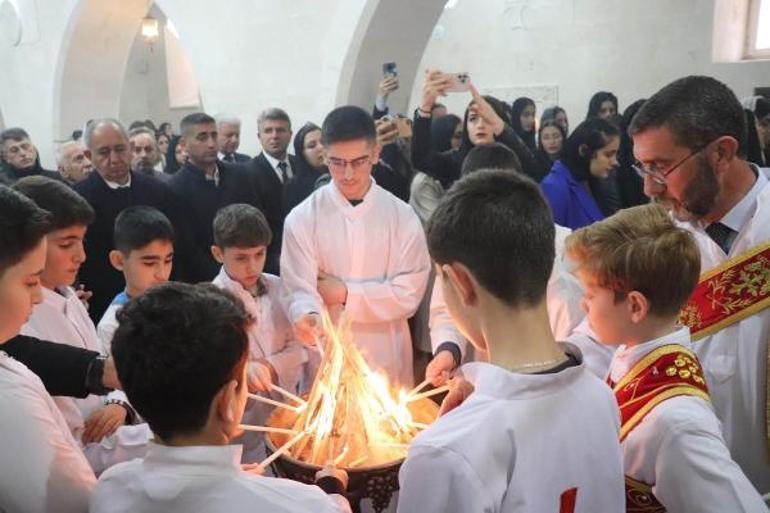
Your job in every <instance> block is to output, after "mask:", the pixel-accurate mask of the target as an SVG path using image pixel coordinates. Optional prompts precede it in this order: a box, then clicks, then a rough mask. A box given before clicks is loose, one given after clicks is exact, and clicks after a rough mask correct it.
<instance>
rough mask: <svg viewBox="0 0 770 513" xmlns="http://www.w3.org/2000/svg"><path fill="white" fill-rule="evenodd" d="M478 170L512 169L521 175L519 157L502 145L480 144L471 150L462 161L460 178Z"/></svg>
mask: <svg viewBox="0 0 770 513" xmlns="http://www.w3.org/2000/svg"><path fill="white" fill-rule="evenodd" d="M479 169H512V170H514V171H518V172H519V173H523V171H522V170H521V162H519V157H517V156H516V154H515V153H514V152H513V150H511V149H510V148H509V147H508V146H506V145H504V144H502V143H492V144H480V145H478V146H476V147H474V148H472V149H471V151H469V152H468V155H466V156H465V160H463V165H462V167H461V168H460V176H465V175H467V174H469V173H473V172H474V171H478V170H479Z"/></svg>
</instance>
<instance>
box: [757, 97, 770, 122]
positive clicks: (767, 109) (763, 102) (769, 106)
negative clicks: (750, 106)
mask: <svg viewBox="0 0 770 513" xmlns="http://www.w3.org/2000/svg"><path fill="white" fill-rule="evenodd" d="M768 114H770V100H768V99H767V98H757V102H756V103H755V104H754V115H755V116H756V117H757V119H762V118H764V117H765V116H767V115H768Z"/></svg>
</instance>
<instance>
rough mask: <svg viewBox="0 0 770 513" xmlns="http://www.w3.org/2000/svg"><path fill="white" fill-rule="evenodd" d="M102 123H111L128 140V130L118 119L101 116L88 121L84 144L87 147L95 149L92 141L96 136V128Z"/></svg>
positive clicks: (84, 133)
mask: <svg viewBox="0 0 770 513" xmlns="http://www.w3.org/2000/svg"><path fill="white" fill-rule="evenodd" d="M102 125H111V126H113V127H115V128H116V129H118V131H120V133H122V134H123V137H125V138H126V141H128V132H127V131H126V127H124V126H123V124H122V123H121V122H120V121H118V120H117V119H113V118H99V119H93V120H91V121H89V122H88V123H86V129H85V131H84V132H83V144H85V146H86V148H88V149H89V150H93V149H94V148H93V147H92V146H91V143H92V142H93V141H92V139H93V137H94V132H96V129H97V128H99V127H101V126H102Z"/></svg>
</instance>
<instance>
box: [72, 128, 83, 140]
mask: <svg viewBox="0 0 770 513" xmlns="http://www.w3.org/2000/svg"><path fill="white" fill-rule="evenodd" d="M81 137H83V131H82V130H81V129H79V128H78V129H77V130H73V131H72V140H73V141H79V140H80V138H81Z"/></svg>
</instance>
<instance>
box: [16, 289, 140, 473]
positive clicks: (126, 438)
mask: <svg viewBox="0 0 770 513" xmlns="http://www.w3.org/2000/svg"><path fill="white" fill-rule="evenodd" d="M42 290H43V302H42V303H40V304H38V305H35V308H34V309H33V310H32V315H30V317H29V320H28V321H27V323H26V324H24V326H22V328H21V333H22V334H23V335H29V336H31V337H35V338H39V339H41V340H48V341H51V342H58V343H61V344H67V345H70V346H73V347H79V348H81V349H88V350H89V351H96V352H100V350H99V349H100V348H99V342H98V339H97V335H96V329H95V328H94V324H93V322H92V321H91V319H90V317H89V316H88V311H87V310H86V309H85V306H83V303H82V302H81V301H80V299H79V298H78V297H77V294H76V293H75V291H74V290H73V289H72V288H70V287H67V288H64V289H61V292H62V294H59V293H58V292H54V291H52V290H50V289H47V288H43V289H42ZM107 397H108V398H110V399H120V400H122V401H127V399H126V396H125V394H124V393H123V392H122V391H119V390H116V391H114V392H111V393H110V394H108V396H107ZM53 400H54V402H55V403H56V405H57V406H58V407H59V410H60V411H61V413H62V415H63V416H64V419H65V420H66V422H67V425H68V426H69V428H70V431H71V433H72V435H73V436H74V437H75V439H76V440H78V441H80V440H81V438H82V436H83V432H84V430H85V425H84V422H85V420H86V419H87V418H88V417H89V416H90V415H91V414H92V413H94V412H95V411H98V410H100V409H101V408H103V407H104V398H103V397H100V396H96V395H89V396H88V397H85V398H83V399H77V398H74V397H63V396H57V397H54V398H53ZM152 436H153V435H152V432H151V431H150V428H149V426H147V424H137V425H133V426H120V427H119V428H118V429H117V430H116V431H115V432H114V433H113V434H112V435H110V436H108V437H105V438H103V439H102V440H101V441H99V442H98V443H90V444H87V445H84V446H82V447H83V452H84V453H85V455H86V458H88V461H89V462H90V463H91V466H92V467H93V469H94V471H95V472H96V473H97V474H98V473H100V472H101V471H102V470H104V469H105V468H107V467H109V466H110V465H113V464H115V463H117V462H119V461H126V460H129V459H133V458H136V457H140V456H142V455H143V454H144V452H145V450H146V446H147V442H148V441H149V440H150V439H151V438H152Z"/></svg>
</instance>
